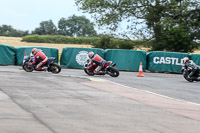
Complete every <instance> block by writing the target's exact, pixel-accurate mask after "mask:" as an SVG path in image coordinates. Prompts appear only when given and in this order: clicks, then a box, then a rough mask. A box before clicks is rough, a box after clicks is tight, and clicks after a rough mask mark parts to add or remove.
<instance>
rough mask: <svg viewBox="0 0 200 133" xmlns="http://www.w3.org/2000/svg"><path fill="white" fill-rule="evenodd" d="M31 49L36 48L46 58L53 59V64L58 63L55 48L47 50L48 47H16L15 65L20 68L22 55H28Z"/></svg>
mask: <svg viewBox="0 0 200 133" xmlns="http://www.w3.org/2000/svg"><path fill="white" fill-rule="evenodd" d="M33 48H38V49H40V50H42V52H43V53H45V55H46V56H47V57H55V58H56V60H55V62H56V63H58V49H57V48H49V47H17V48H16V59H17V65H19V66H21V65H22V63H23V59H24V55H25V53H26V54H27V55H30V53H31V50H32V49H33Z"/></svg>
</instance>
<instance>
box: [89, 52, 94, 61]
mask: <svg viewBox="0 0 200 133" xmlns="http://www.w3.org/2000/svg"><path fill="white" fill-rule="evenodd" d="M88 57H89V58H90V59H92V58H93V57H94V52H92V51H91V52H89V53H88Z"/></svg>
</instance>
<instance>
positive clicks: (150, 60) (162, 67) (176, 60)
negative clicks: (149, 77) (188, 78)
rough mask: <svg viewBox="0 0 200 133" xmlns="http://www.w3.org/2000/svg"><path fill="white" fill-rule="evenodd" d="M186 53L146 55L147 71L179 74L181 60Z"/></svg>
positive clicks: (186, 55) (160, 52)
mask: <svg viewBox="0 0 200 133" xmlns="http://www.w3.org/2000/svg"><path fill="white" fill-rule="evenodd" d="M184 57H189V55H188V54H187V53H177V52H162V51H153V52H149V53H148V55H147V65H148V70H150V71H154V72H172V73H181V68H182V63H183V61H182V59H183V58H184Z"/></svg>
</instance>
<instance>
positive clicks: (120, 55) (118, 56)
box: [105, 49, 146, 71]
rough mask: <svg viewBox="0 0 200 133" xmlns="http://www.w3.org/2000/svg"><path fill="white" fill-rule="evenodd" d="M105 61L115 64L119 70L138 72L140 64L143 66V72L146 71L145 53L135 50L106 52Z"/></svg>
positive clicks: (111, 50)
mask: <svg viewBox="0 0 200 133" xmlns="http://www.w3.org/2000/svg"><path fill="white" fill-rule="evenodd" d="M105 59H106V60H107V61H112V62H113V63H116V64H117V65H116V68H117V69H119V70H127V71H138V70H139V65H140V62H142V65H143V71H145V70H146V52H145V51H136V50H122V49H121V50H120V49H108V50H106V54H105Z"/></svg>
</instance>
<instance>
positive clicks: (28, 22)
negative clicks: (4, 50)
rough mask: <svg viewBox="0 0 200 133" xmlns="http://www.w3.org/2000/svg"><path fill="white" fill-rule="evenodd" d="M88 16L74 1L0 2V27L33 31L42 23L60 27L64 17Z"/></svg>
mask: <svg viewBox="0 0 200 133" xmlns="http://www.w3.org/2000/svg"><path fill="white" fill-rule="evenodd" d="M73 14H75V15H76V16H82V15H84V16H86V18H88V19H90V21H91V22H93V19H91V17H90V15H89V14H83V13H82V11H78V7H77V6H76V5H75V1H74V0H0V26H1V25H3V24H6V25H11V26H12V27H13V28H15V29H18V30H29V31H33V30H34V29H35V28H37V27H39V24H40V22H42V21H48V20H50V19H51V20H52V21H53V23H54V24H55V25H56V27H57V26H58V21H59V20H60V19H61V18H62V17H64V18H68V17H69V16H72V15H73Z"/></svg>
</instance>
